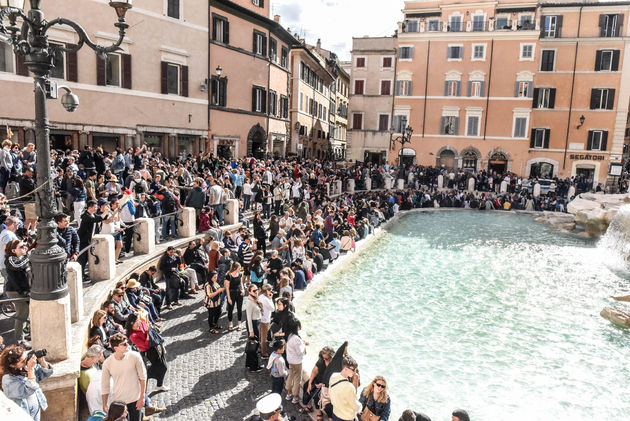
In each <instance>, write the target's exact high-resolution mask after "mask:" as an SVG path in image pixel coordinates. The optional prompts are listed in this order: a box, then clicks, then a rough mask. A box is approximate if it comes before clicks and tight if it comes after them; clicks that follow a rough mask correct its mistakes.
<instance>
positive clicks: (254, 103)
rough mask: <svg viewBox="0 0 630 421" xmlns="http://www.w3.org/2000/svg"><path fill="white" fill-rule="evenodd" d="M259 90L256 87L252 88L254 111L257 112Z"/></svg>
mask: <svg viewBox="0 0 630 421" xmlns="http://www.w3.org/2000/svg"><path fill="white" fill-rule="evenodd" d="M257 90H258V89H257V88H256V87H253V88H252V111H253V112H256V91H257Z"/></svg>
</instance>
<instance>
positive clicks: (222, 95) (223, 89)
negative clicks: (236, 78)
mask: <svg viewBox="0 0 630 421" xmlns="http://www.w3.org/2000/svg"><path fill="white" fill-rule="evenodd" d="M227 83H228V80H227V78H226V77H224V78H223V79H219V83H218V86H219V105H220V106H222V107H227Z"/></svg>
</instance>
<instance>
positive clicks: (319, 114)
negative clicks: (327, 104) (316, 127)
mask: <svg viewBox="0 0 630 421" xmlns="http://www.w3.org/2000/svg"><path fill="white" fill-rule="evenodd" d="M317 117H318V118H324V108H323V106H322V104H319V105H318V106H317Z"/></svg>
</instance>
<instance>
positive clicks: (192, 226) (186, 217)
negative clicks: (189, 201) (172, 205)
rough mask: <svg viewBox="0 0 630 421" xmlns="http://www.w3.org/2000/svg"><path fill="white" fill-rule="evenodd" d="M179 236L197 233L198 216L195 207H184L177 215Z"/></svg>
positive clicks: (190, 235) (183, 236) (185, 236)
mask: <svg viewBox="0 0 630 421" xmlns="http://www.w3.org/2000/svg"><path fill="white" fill-rule="evenodd" d="M176 223H177V236H178V237H181V238H188V237H192V236H194V235H195V234H196V233H197V217H196V216H195V208H183V209H182V211H181V213H180V214H179V215H177V222H176Z"/></svg>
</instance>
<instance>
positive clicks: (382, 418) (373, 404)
mask: <svg viewBox="0 0 630 421" xmlns="http://www.w3.org/2000/svg"><path fill="white" fill-rule="evenodd" d="M359 402H361V405H362V408H361V420H367V421H377V420H378V421H388V420H389V414H390V412H391V400H390V399H389V394H388V389H387V381H386V380H385V377H383V376H376V377H374V380H372V381H371V382H370V384H368V385H367V387H366V388H365V389H363V392H361V397H359Z"/></svg>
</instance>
